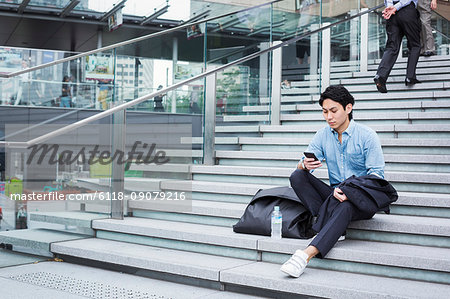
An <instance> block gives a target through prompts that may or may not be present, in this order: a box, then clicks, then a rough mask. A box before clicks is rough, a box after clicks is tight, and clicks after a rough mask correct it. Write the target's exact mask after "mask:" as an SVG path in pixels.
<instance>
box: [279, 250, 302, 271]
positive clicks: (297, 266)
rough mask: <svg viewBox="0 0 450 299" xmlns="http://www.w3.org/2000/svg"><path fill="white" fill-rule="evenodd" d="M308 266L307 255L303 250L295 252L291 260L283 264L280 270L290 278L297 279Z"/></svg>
mask: <svg viewBox="0 0 450 299" xmlns="http://www.w3.org/2000/svg"><path fill="white" fill-rule="evenodd" d="M307 264H308V255H307V254H306V253H305V252H304V251H303V250H300V249H299V250H297V251H296V252H295V253H294V254H293V255H292V256H291V258H290V259H289V260H288V261H287V262H286V263H284V264H283V265H282V266H281V268H280V270H281V271H283V272H284V273H286V274H288V275H290V276H292V277H296V278H297V277H299V276H300V275H302V273H303V272H304V271H305V268H306V265H307Z"/></svg>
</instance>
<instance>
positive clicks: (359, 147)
mask: <svg viewBox="0 0 450 299" xmlns="http://www.w3.org/2000/svg"><path fill="white" fill-rule="evenodd" d="M319 104H320V106H321V107H322V113H323V116H324V118H325V120H326V122H327V123H328V126H326V127H325V128H323V129H321V130H319V131H318V132H317V133H316V134H315V136H314V138H313V139H312V141H311V143H310V144H309V146H308V149H307V152H310V153H314V155H315V158H317V160H316V159H315V158H314V157H312V158H308V157H306V158H305V157H303V159H302V160H301V161H300V162H299V164H298V166H297V168H298V169H297V170H295V171H294V172H293V173H292V175H291V177H290V182H291V186H292V188H293V189H294V191H295V193H296V194H297V196H298V197H299V199H300V200H301V201H302V203H303V205H304V206H305V207H306V208H307V209H308V210H309V211H310V212H311V213H312V215H313V216H315V223H314V224H313V227H312V228H313V229H314V230H315V231H316V232H318V234H317V235H316V236H315V237H314V239H313V240H312V241H311V243H310V244H309V246H308V247H307V248H306V249H304V250H300V249H299V250H297V251H296V252H295V254H294V255H293V256H292V257H291V258H290V259H289V260H288V261H287V262H286V263H284V264H283V266H282V267H281V271H283V272H285V273H286V274H289V275H290V276H293V277H299V276H300V275H301V274H302V273H303V271H304V270H305V268H306V265H307V264H308V262H309V260H310V259H311V258H313V257H314V256H318V257H320V258H323V257H325V255H326V254H327V253H328V251H329V250H330V249H331V248H332V247H333V246H334V244H335V243H336V242H337V241H338V239H339V238H340V237H341V236H343V235H344V234H345V230H346V228H347V226H348V225H349V223H350V222H351V221H354V220H361V219H369V218H372V217H373V215H374V214H375V213H376V212H377V211H379V210H384V211H385V212H388V211H389V204H390V203H391V202H392V201H395V200H396V199H397V193H396V192H395V189H394V188H393V187H392V186H391V185H390V184H389V183H388V182H387V181H385V180H384V179H383V178H384V157H383V152H382V150H381V144H380V141H379V139H378V136H377V134H376V133H375V131H374V130H372V129H370V128H369V127H366V126H364V125H362V124H359V123H356V122H355V121H354V120H352V109H353V104H354V98H353V96H352V95H351V94H350V93H349V92H348V90H347V89H346V88H345V87H344V86H342V85H334V86H333V85H332V86H329V87H328V88H327V89H326V90H325V92H323V93H322V94H321V95H320V100H319ZM307 152H306V153H305V154H306V155H308V156H310V154H308V153H307ZM323 160H326V162H327V167H328V176H329V180H330V184H331V186H329V185H327V184H325V183H324V182H322V181H321V180H319V179H318V178H316V177H315V176H313V175H312V174H311V173H312V172H313V170H314V169H316V168H319V167H321V166H322V162H321V161H323ZM357 186H359V187H361V189H360V190H358V188H357ZM372 188H373V189H372ZM368 194H370V196H369V195H368Z"/></svg>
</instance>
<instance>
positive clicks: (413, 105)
mask: <svg viewBox="0 0 450 299" xmlns="http://www.w3.org/2000/svg"><path fill="white" fill-rule="evenodd" d="M449 108H450V101H408V102H362V103H359V102H358V103H356V104H355V105H354V106H353V110H354V111H360V110H364V112H366V111H367V110H369V111H372V110H373V111H377V110H386V112H387V113H390V112H391V111H392V110H394V111H395V110H397V109H401V110H404V111H415V112H425V111H430V110H434V111H435V110H438V109H439V110H442V111H447V110H448V109H449ZM242 110H243V111H244V112H268V111H269V110H270V107H269V106H267V105H259V106H244V107H242ZM281 111H282V112H305V111H313V112H315V113H317V112H321V107H320V106H319V104H318V103H316V104H297V105H295V104H287V105H286V104H282V105H281ZM216 132H217V130H216Z"/></svg>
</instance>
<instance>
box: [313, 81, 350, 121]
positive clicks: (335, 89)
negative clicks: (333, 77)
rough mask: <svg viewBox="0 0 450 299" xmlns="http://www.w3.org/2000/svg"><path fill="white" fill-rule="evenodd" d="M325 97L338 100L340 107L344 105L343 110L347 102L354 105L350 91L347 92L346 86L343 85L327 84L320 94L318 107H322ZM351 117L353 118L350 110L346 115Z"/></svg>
mask: <svg viewBox="0 0 450 299" xmlns="http://www.w3.org/2000/svg"><path fill="white" fill-rule="evenodd" d="M326 99H330V100H333V101H335V102H338V103H339V104H341V105H342V107H344V110H345V107H346V106H347V105H348V104H352V105H355V99H354V98H353V96H352V95H351V94H350V92H348V90H347V88H345V87H344V86H343V85H330V86H328V87H327V89H325V91H324V92H322V93H321V94H320V100H319V105H320V107H322V104H323V101H325V100H326ZM352 118H353V111H352V112H350V114H349V115H348V119H349V120H352Z"/></svg>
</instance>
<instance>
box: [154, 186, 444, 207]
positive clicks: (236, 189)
mask: <svg viewBox="0 0 450 299" xmlns="http://www.w3.org/2000/svg"><path fill="white" fill-rule="evenodd" d="M163 184H164V185H163V189H169V190H170V189H171V188H173V190H175V189H176V188H178V189H177V190H186V191H192V192H208V193H223V194H231V195H232V194H236V195H238V194H239V195H248V196H253V195H254V194H255V193H256V192H257V191H258V190H259V189H268V188H273V187H279V186H277V185H267V184H244V183H228V182H209V181H198V180H197V181H191V182H189V181H176V180H173V181H166V182H164V183H163ZM398 195H399V199H398V200H397V201H396V202H395V203H394V204H401V205H419V206H428V205H429V206H437V207H447V208H450V194H444V193H415V192H398ZM424 199H425V202H424Z"/></svg>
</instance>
